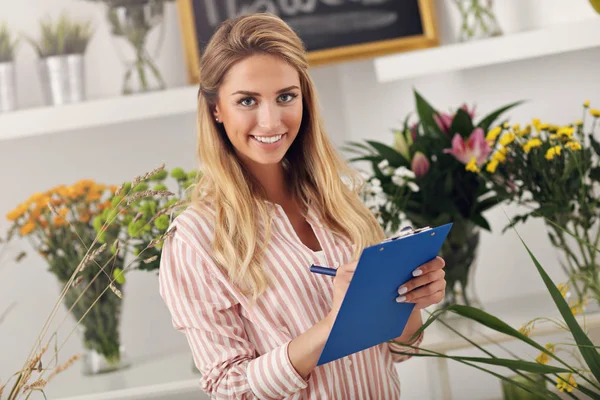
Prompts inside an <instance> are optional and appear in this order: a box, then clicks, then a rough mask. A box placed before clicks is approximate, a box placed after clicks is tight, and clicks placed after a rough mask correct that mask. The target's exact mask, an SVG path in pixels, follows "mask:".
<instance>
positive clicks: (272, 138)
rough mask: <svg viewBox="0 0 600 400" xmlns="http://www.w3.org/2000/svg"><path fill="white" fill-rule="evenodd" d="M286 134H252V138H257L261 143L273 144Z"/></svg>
mask: <svg viewBox="0 0 600 400" xmlns="http://www.w3.org/2000/svg"><path fill="white" fill-rule="evenodd" d="M284 135H285V133H284V134H281V135H275V136H254V135H251V137H252V139H254V140H256V141H257V142H260V143H265V144H273V143H277V142H279V141H280V140H281V138H282V137H283V136H284Z"/></svg>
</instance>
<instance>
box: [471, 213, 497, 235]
mask: <svg viewBox="0 0 600 400" xmlns="http://www.w3.org/2000/svg"><path fill="white" fill-rule="evenodd" d="M471 221H473V223H474V224H476V225H478V226H480V227H482V228H483V229H485V230H486V231H491V230H492V228H491V227H490V224H489V222H487V220H486V219H485V218H484V217H483V215H481V214H475V215H473V216H472V217H471Z"/></svg>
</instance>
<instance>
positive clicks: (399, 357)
mask: <svg viewBox="0 0 600 400" xmlns="http://www.w3.org/2000/svg"><path fill="white" fill-rule="evenodd" d="M424 334H425V331H423V332H421V334H420V335H419V336H417V338H416V339H415V340H414V341H413V342H412V343H408V344H410V345H411V346H415V347H419V345H420V344H421V342H423V336H424ZM388 347H389V349H390V352H392V361H393V362H395V363H399V362H402V361H406V360H408V359H409V358H411V357H412V356H411V354H415V353H418V352H419V350H418V349H413V348H412V347H407V346H402V345H401V344H398V343H394V342H388ZM396 351H401V352H404V353H408V354H397V353H394V352H396Z"/></svg>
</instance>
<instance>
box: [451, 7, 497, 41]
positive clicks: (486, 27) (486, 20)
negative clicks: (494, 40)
mask: <svg viewBox="0 0 600 400" xmlns="http://www.w3.org/2000/svg"><path fill="white" fill-rule="evenodd" d="M454 2H455V3H456V6H457V8H458V11H459V12H460V18H461V19H460V31H459V35H458V39H459V41H461V42H466V41H469V40H478V39H484V38H488V37H493V36H500V35H502V29H501V28H500V25H499V24H498V21H497V19H496V15H495V14H494V10H493V8H494V5H493V0H454Z"/></svg>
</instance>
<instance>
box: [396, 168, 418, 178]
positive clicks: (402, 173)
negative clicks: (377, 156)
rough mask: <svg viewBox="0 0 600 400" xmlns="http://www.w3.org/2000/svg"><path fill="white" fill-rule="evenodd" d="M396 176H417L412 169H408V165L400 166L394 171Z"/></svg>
mask: <svg viewBox="0 0 600 400" xmlns="http://www.w3.org/2000/svg"><path fill="white" fill-rule="evenodd" d="M394 176H399V177H401V178H410V179H414V178H415V173H414V172H412V171H411V170H410V169H408V168H406V167H398V168H396V170H395V171H394Z"/></svg>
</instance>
